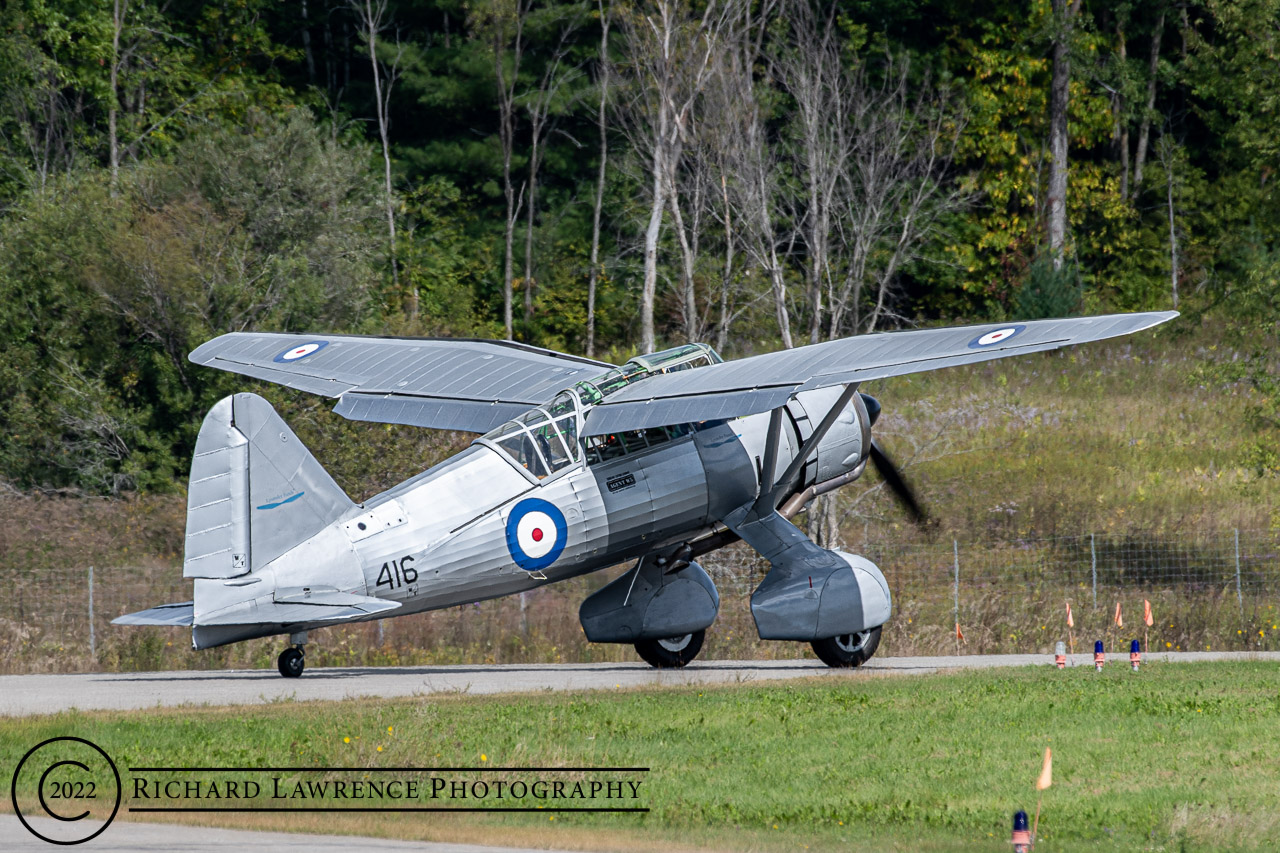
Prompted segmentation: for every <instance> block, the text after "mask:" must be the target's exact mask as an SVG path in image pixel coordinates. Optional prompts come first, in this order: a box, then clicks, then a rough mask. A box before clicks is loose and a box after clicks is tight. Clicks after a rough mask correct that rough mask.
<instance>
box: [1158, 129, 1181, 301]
mask: <svg viewBox="0 0 1280 853" xmlns="http://www.w3.org/2000/svg"><path fill="white" fill-rule="evenodd" d="M1160 163H1161V165H1162V166H1164V179H1165V193H1166V198H1167V201H1168V209H1169V292H1170V293H1171V294H1172V296H1173V307H1174V308H1175V309H1176V308H1177V307H1178V231H1177V229H1176V228H1175V226H1174V208H1173V165H1174V160H1173V144H1172V143H1170V142H1169V137H1168V136H1167V135H1161V137H1160Z"/></svg>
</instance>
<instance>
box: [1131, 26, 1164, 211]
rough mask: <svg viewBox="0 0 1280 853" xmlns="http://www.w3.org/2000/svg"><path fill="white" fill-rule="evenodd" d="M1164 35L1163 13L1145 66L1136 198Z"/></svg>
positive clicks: (1153, 31)
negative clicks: (1145, 89)
mask: <svg viewBox="0 0 1280 853" xmlns="http://www.w3.org/2000/svg"><path fill="white" fill-rule="evenodd" d="M1163 35H1164V11H1163V10H1161V12H1160V17H1158V18H1157V19H1156V25H1155V29H1154V30H1152V32H1151V57H1150V62H1149V63H1148V66H1147V108H1146V109H1145V110H1144V111H1143V113H1142V121H1141V122H1140V123H1139V124H1138V151H1137V154H1136V156H1135V157H1134V162H1133V195H1134V198H1137V195H1138V190H1139V189H1141V187H1142V166H1143V163H1145V162H1146V159H1147V140H1148V138H1149V137H1150V133H1151V114H1152V111H1154V110H1155V108H1156V72H1157V71H1159V69H1160V40H1161V37H1162V36H1163Z"/></svg>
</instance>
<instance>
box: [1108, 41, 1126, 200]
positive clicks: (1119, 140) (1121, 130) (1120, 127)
mask: <svg viewBox="0 0 1280 853" xmlns="http://www.w3.org/2000/svg"><path fill="white" fill-rule="evenodd" d="M1116 40H1117V42H1118V46H1117V48H1116V55H1117V56H1118V57H1119V59H1120V65H1121V66H1122V67H1123V66H1124V64H1125V63H1126V62H1127V61H1128V58H1129V48H1128V44H1127V42H1126V41H1125V36H1124V27H1123V26H1121V24H1120V22H1118V21H1117V22H1116ZM1112 101H1113V104H1114V112H1115V138H1116V149H1117V152H1118V153H1119V155H1120V197H1121V198H1128V197H1129V117H1128V116H1126V115H1125V108H1126V107H1127V104H1125V102H1124V95H1122V94H1120V93H1119V92H1116V93H1115V94H1114V95H1113V96H1112Z"/></svg>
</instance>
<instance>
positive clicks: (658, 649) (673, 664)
mask: <svg viewBox="0 0 1280 853" xmlns="http://www.w3.org/2000/svg"><path fill="white" fill-rule="evenodd" d="M706 637H707V632H706V631H705V630H703V631H694V632H693V633H692V634H685V635H684V636H682V637H666V638H664V639H661V640H641V641H640V642H638V643H636V652H637V653H638V654H639V655H640V657H642V658H644V659H645V661H646V662H647V663H648V664H649V665H650V666H654V667H657V668H658V669H677V668H679V667H682V666H684V665H685V664H687V663H688V662H689V661H691V660H693V659H694V658H696V657H697V656H698V652H700V651H702V641H703V640H704V639H706Z"/></svg>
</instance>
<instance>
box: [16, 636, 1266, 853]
mask: <svg viewBox="0 0 1280 853" xmlns="http://www.w3.org/2000/svg"><path fill="white" fill-rule="evenodd" d="M1278 717H1280V702H1278V701H1277V697H1276V691H1275V684H1274V665H1273V664H1272V663H1270V662H1264V661H1257V662H1235V663H1224V662H1218V663H1199V664H1196V663H1178V664H1161V663H1148V664H1147V665H1145V666H1143V668H1142V669H1141V671H1139V672H1137V673H1134V672H1131V671H1130V670H1129V669H1128V667H1126V666H1123V665H1116V664H1112V665H1111V666H1108V667H1107V669H1106V670H1105V671H1104V672H1103V673H1102V674H1098V673H1095V672H1094V671H1093V668H1092V667H1090V666H1078V667H1073V668H1070V669H1068V670H1066V671H1065V672H1060V671H1058V670H1056V669H1054V668H1052V667H1051V666H1049V665H1048V658H1047V656H1046V663H1045V665H1044V666H1042V667H1034V668H1032V667H1026V668H1022V669H1002V670H1001V669H997V670H988V671H974V672H968V673H964V674H959V675H956V674H952V675H936V676H933V675H931V676H915V677H912V676H898V677H884V676H881V677H875V676H869V675H865V674H849V675H841V674H838V673H828V674H826V675H824V676H823V677H821V678H818V679H813V680H809V681H805V682H799V683H793V684H785V685H764V684H757V685H734V686H727V687H715V686H699V685H694V686H686V687H679V688H674V689H662V690H657V689H651V690H621V691H596V692H592V693H586V694H576V695H575V694H539V695H515V696H505V697H498V698H492V697H473V696H439V695H433V696H423V697H415V698H412V699H395V700H348V701H345V702H340V703H339V702H329V703H303V704H297V703H285V704H277V705H270V706H259V707H257V708H244V707H232V708H191V707H188V708H183V709H180V710H169V709H162V710H149V711H136V712H127V713H118V712H114V713H104V712H98V713H76V712H70V713H62V714H57V715H51V716H47V717H30V718H19V719H8V720H4V721H3V722H2V723H0V761H3V762H4V764H5V766H12V765H13V764H15V763H16V761H17V759H18V758H19V757H20V756H21V755H22V754H23V753H24V752H26V750H28V749H30V748H31V747H32V746H33V745H34V744H36V743H39V742H40V741H42V740H44V739H45V738H50V737H54V736H57V735H62V734H66V733H68V732H74V733H75V734H76V735H77V736H80V737H84V738H88V739H89V740H91V741H93V742H94V743H96V744H98V745H100V746H101V747H102V748H103V749H104V750H106V752H107V753H108V754H109V755H111V756H112V757H113V758H114V760H115V761H116V763H117V764H118V765H119V766H120V768H121V772H122V774H123V773H124V768H127V767H153V766H157V765H159V766H165V767H217V766H223V767H244V766H258V767H316V768H327V767H397V768H404V767H417V768H432V767H476V766H483V767H488V768H491V769H492V771H493V772H489V773H485V774H483V776H484V778H485V779H487V780H489V781H490V782H491V783H492V782H493V781H494V780H497V779H504V778H506V779H509V780H510V779H514V778H516V777H515V776H514V775H512V776H507V775H506V774H504V773H503V772H502V771H501V770H498V769H497V768H527V767H648V768H650V770H649V772H647V773H643V774H640V775H639V778H640V779H641V780H642V785H641V788H640V803H639V805H641V806H643V807H647V808H649V809H650V811H649V812H648V813H646V814H639V815H636V814H625V815H598V814H594V815H586V814H576V815H575V814H558V815H556V816H555V819H554V820H552V819H550V817H549V816H548V815H547V814H546V813H541V814H538V813H535V814H513V815H473V816H461V815H449V816H443V815H432V816H431V820H429V821H424V820H423V819H422V815H398V816H397V815H390V814H384V815H378V816H376V817H373V816H363V817H362V816H359V815H354V814H348V815H334V814H327V815H317V816H316V821H317V822H316V823H309V822H308V818H307V817H305V816H304V815H299V814H296V813H295V814H290V815H287V816H279V817H278V818H277V819H278V821H279V822H278V823H273V824H271V825H272V826H274V827H279V828H289V829H293V830H295V831H308V830H310V831H322V832H325V833H333V832H350V833H353V834H378V835H391V836H393V837H396V836H398V837H405V838H409V837H412V838H415V839H422V838H423V837H424V836H423V833H427V834H428V835H427V836H426V837H428V838H435V839H449V840H471V841H480V840H483V841H484V842H486V843H490V844H492V843H523V844H525V845H526V846H529V845H537V846H546V847H555V848H560V847H567V848H568V847H578V846H585V847H590V848H592V849H634V848H638V849H644V850H652V849H669V848H665V847H664V845H676V846H678V847H680V848H681V849H683V848H685V847H686V846H689V845H693V846H707V847H712V848H714V849H724V848H726V847H728V848H731V849H753V850H773V849H777V850H797V849H801V848H802V847H808V848H812V849H815V850H849V849H854V850H888V849H910V850H975V849H983V850H997V849H1000V848H1001V847H1002V846H1006V847H1007V840H1008V838H1009V827H1010V817H1011V815H1012V814H1013V812H1014V811H1015V810H1017V809H1019V808H1023V809H1026V810H1027V811H1029V812H1034V810H1035V807H1036V791H1035V781H1036V777H1037V776H1038V775H1039V772H1040V766H1041V758H1042V756H1043V754H1044V749H1045V747H1046V746H1049V747H1051V748H1052V750H1053V759H1054V762H1053V784H1052V786H1051V787H1050V788H1049V789H1048V790H1046V791H1045V792H1044V795H1043V801H1042V808H1041V815H1040V825H1039V829H1040V837H1039V839H1038V843H1037V847H1042V848H1043V849H1045V850H1095V849H1098V848H1099V847H1102V846H1105V847H1106V848H1107V849H1116V850H1135V849H1157V850H1160V849H1165V850H1169V849H1191V850H1208V849H1212V850H1227V849H1230V850H1254V849H1260V850H1265V849H1272V847H1273V846H1274V838H1275V831H1276V816H1275V808H1274V802H1275V796H1276V791H1277V789H1276V783H1275V779H1274V772H1273V764H1272V762H1271V761H1270V760H1269V756H1272V755H1274V753H1275V750H1276V748H1277V746H1280V743H1278V742H1277V737H1278V733H1280V726H1277V723H1278V722H1280V719H1277V718H1278ZM270 775H271V774H265V775H263V776H260V777H256V780H257V781H260V782H261V784H262V785H263V792H264V793H263V799H266V797H267V796H268V795H269V791H270V787H269V786H270V784H271V783H270ZM280 775H281V777H282V785H288V786H290V787H291V786H292V785H293V784H294V780H303V781H320V780H321V779H325V778H344V779H349V778H351V777H350V776H349V775H345V776H344V775H340V774H325V773H323V772H316V773H308V772H303V773H287V774H280ZM425 776H426V774H425V773H424V774H422V775H421V777H419V778H425ZM164 778H165V779H167V778H170V777H164ZM201 778H202V781H204V780H208V779H214V778H217V779H219V781H220V782H221V781H226V780H227V779H229V778H237V779H241V780H243V779H245V778H246V777H245V776H244V775H243V774H239V775H235V776H234V777H233V776H230V775H222V774H209V775H206V776H202V777H201ZM401 778H403V777H401ZM410 778H412V777H410ZM453 778H465V779H474V778H477V776H476V774H470V775H466V774H462V775H460V776H455V777H453ZM519 778H524V779H526V780H527V779H529V778H530V775H529V774H527V773H526V774H522V775H521V776H520V777H519ZM568 778H570V779H571V781H576V779H577V778H581V777H578V776H570V777H568ZM612 778H618V776H614V777H612ZM622 778H629V779H633V778H637V777H635V776H631V775H627V774H622ZM8 784H9V776H8V774H5V776H4V777H3V781H0V785H6V786H7V785H8ZM125 786H126V798H128V797H130V796H131V793H132V792H131V791H130V790H129V787H130V783H129V781H128V779H126V781H125ZM286 790H287V789H286ZM5 800H6V801H7V800H8V796H7V792H6V796H5ZM322 802H324V804H328V803H329V802H331V801H327V800H326V801H322ZM502 802H503V804H504V805H528V806H542V805H554V803H550V802H539V801H535V800H533V799H532V798H528V799H526V800H524V801H519V800H511V799H508V800H505V801H502ZM601 803H603V801H601ZM130 804H131V803H130V802H128V801H126V802H125V803H124V805H125V806H126V807H127V806H129V805H130ZM150 804H151V803H148V805H150ZM257 804H259V803H255V805H257ZM320 804H321V803H320V802H308V803H307V805H320ZM423 804H424V805H436V806H455V807H456V806H459V805H474V804H475V802H474V801H468V802H467V803H461V802H458V801H441V800H425V801H424V802H423ZM486 804H488V805H495V804H497V802H496V800H495V801H489V802H488V803H486ZM610 804H611V805H617V801H614V802H613V803H610ZM628 804H629V803H628ZM222 805H227V804H226V803H225V802H224V803H222ZM270 805H272V806H279V805H281V803H280V802H274V803H270ZM285 805H286V806H293V807H296V806H297V805H298V803H297V802H296V801H295V802H286V803H285ZM333 805H336V806H339V807H344V806H345V807H350V806H351V805H352V803H351V802H350V801H347V802H343V803H337V802H334V803H333ZM36 807H37V808H38V806H36ZM206 817H208V818H210V819H212V816H206ZM449 818H452V820H450V819H449ZM121 819H124V811H123V809H122V817H121ZM245 820H246V816H245V815H234V816H232V817H229V818H228V821H229V825H234V826H237V827H241V828H243V827H244V826H245ZM232 821H233V822H232ZM319 821H323V824H321V823H319ZM467 829H470V830H471V832H470V833H467V832H466V830H467ZM642 838H643V839H645V841H644V842H642V841H641V839H642Z"/></svg>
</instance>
